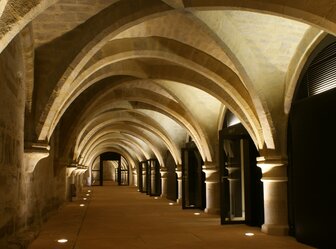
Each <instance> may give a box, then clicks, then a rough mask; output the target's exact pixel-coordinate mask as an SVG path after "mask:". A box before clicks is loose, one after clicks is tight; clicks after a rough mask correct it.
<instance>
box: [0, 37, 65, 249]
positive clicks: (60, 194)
mask: <svg viewBox="0 0 336 249" xmlns="http://www.w3.org/2000/svg"><path fill="white" fill-rule="evenodd" d="M24 70H25V68H24V63H23V53H22V46H21V40H20V36H18V37H17V38H15V39H14V40H13V41H12V42H11V43H10V45H9V46H8V47H7V48H6V49H5V50H4V51H3V52H2V53H1V54H0V213H1V216H0V248H24V246H25V245H26V244H27V243H28V242H29V241H30V240H31V239H32V238H33V237H34V236H35V235H36V231H38V229H39V227H40V225H41V224H42V222H43V221H44V220H45V219H46V218H47V217H48V215H49V214H50V213H51V212H52V211H54V210H56V209H57V207H59V206H60V205H61V203H63V201H64V199H65V167H60V166H59V165H56V164H55V163H54V162H57V161H56V160H55V156H54V154H55V153H54V151H55V148H57V144H55V143H57V139H54V138H52V139H51V141H50V146H51V150H50V155H49V157H47V158H45V159H42V160H41V161H40V162H39V163H37V165H36V167H35V169H34V171H33V172H29V171H28V170H27V168H26V167H25V159H24V158H25V157H24V134H23V132H24V116H25V115H24V110H25V82H24V80H23V75H24ZM56 133H57V132H56ZM56 135H58V134H56Z"/></svg>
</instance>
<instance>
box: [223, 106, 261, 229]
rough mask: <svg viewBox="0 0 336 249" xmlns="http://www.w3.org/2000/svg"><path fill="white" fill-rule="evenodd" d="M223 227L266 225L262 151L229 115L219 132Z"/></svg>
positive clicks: (229, 113) (237, 121)
mask: <svg viewBox="0 0 336 249" xmlns="http://www.w3.org/2000/svg"><path fill="white" fill-rule="evenodd" d="M219 157H220V160H219V163H220V176H221V179H220V183H221V224H232V223H245V224H248V225H251V226H261V225H262V224H263V221H264V216H263V213H264V210H263V187H262V182H261V176H262V174H261V169H260V168H259V167H257V165H256V158H257V157H258V151H257V149H256V147H255V145H254V143H253V141H252V139H251V137H250V136H249V134H248V132H247V131H246V129H245V128H244V127H243V125H242V124H241V123H240V121H239V120H238V119H237V118H236V117H235V116H234V114H233V113H231V112H230V111H227V113H226V116H225V119H224V124H223V129H222V130H221V131H220V132H219Z"/></svg>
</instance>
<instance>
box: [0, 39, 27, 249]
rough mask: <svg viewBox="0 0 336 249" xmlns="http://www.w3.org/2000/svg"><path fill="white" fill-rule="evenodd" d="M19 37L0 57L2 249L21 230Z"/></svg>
mask: <svg viewBox="0 0 336 249" xmlns="http://www.w3.org/2000/svg"><path fill="white" fill-rule="evenodd" d="M20 44H21V43H20V38H15V39H14V40H13V41H12V42H11V43H10V44H9V46H8V47H7V48H6V49H5V50H4V51H3V52H2V53H1V54H0V213H1V216H0V248H7V247H5V246H4V241H5V240H6V238H8V237H9V236H10V235H11V234H13V233H15V232H16V231H17V230H18V229H19V228H20V224H19V223H20V219H19V217H18V209H19V207H20V202H19V198H20V193H19V189H20V181H21V169H22V167H23V125H24V84H23V82H22V75H23V59H22V50H21V45H20Z"/></svg>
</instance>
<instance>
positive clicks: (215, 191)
mask: <svg viewBox="0 0 336 249" xmlns="http://www.w3.org/2000/svg"><path fill="white" fill-rule="evenodd" d="M203 172H204V173H205V192H206V193H205V194H206V208H205V210H204V212H205V213H208V214H219V213H220V199H219V197H220V196H219V168H218V167H216V165H214V164H212V163H209V162H207V163H205V165H203Z"/></svg>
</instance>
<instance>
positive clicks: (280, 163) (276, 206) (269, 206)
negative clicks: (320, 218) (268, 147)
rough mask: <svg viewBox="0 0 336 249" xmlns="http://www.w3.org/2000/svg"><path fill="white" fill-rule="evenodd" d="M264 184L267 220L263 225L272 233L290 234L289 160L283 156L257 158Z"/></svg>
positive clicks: (267, 231) (268, 232)
mask: <svg viewBox="0 0 336 249" xmlns="http://www.w3.org/2000/svg"><path fill="white" fill-rule="evenodd" d="M257 160H258V163H257V165H258V166H259V167H260V168H261V170H262V173H263V177H262V179H261V181H262V182H263V184H264V214H265V222H264V224H263V225H262V227H261V230H262V231H263V232H264V233H267V234H271V235H287V234H288V229H289V228H288V206H287V181H288V179H287V167H286V166H287V160H285V159H282V158H267V159H265V158H264V157H259V158H257Z"/></svg>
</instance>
